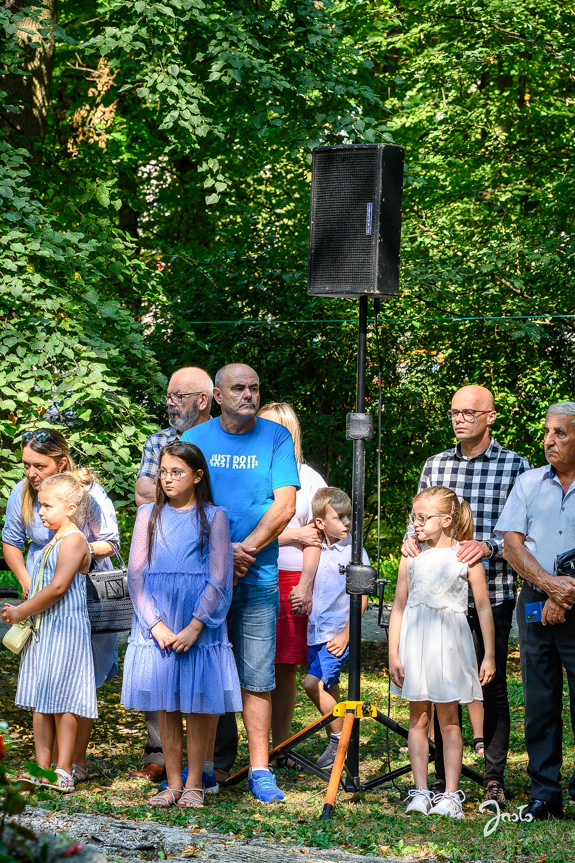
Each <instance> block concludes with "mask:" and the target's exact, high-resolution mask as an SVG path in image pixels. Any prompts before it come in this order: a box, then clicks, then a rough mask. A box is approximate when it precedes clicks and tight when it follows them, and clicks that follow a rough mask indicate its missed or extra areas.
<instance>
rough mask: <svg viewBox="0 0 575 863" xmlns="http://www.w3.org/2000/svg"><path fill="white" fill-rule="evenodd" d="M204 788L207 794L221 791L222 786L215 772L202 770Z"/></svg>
mask: <svg viewBox="0 0 575 863" xmlns="http://www.w3.org/2000/svg"><path fill="white" fill-rule="evenodd" d="M202 788H203V789H204V791H205V792H206V794H219V793H220V786H219V785H218V780H217V779H216V774H215V773H206V771H205V770H202Z"/></svg>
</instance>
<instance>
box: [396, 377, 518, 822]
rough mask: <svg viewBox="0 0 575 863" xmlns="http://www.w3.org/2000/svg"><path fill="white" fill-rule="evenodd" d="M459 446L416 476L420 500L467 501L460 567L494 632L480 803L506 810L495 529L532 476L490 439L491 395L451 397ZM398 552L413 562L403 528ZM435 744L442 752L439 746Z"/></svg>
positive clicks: (500, 566) (504, 599)
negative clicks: (443, 492)
mask: <svg viewBox="0 0 575 863" xmlns="http://www.w3.org/2000/svg"><path fill="white" fill-rule="evenodd" d="M449 415H450V417H451V421H452V424H453V431H454V432H455V437H456V438H457V441H458V442H457V445H456V446H455V447H452V448H451V449H448V450H446V451H445V452H442V453H439V454H438V455H434V456H431V458H428V459H427V461H426V462H425V464H424V466H423V470H422V471H421V477H420V479H419V486H418V489H417V490H418V492H419V491H421V490H422V489H424V488H429V487H430V486H435V485H444V486H447V487H448V488H452V489H453V490H454V491H455V492H456V493H457V495H458V496H459V497H460V498H463V499H464V500H466V501H467V502H468V503H469V505H470V507H471V510H472V512H473V520H474V532H475V538H474V539H470V540H466V541H465V542H462V543H461V549H460V551H459V554H458V555H457V557H458V560H460V561H462V562H464V563H468V564H472V563H476V562H477V561H479V560H480V561H481V562H482V563H483V566H484V567H485V574H486V577H487V589H488V591H489V599H490V601H491V609H492V611H493V621H494V624H495V665H496V672H495V677H494V679H493V681H492V682H491V683H489V684H487V686H485V688H484V690H483V699H484V701H483V706H484V720H483V737H484V745H485V780H484V782H485V800H486V801H489V802H491V804H492V806H493V808H496V807H495V803H497V804H499V808H500V809H503V808H504V807H505V803H506V801H505V785H504V776H503V774H504V770H505V763H506V761H507V752H508V749H509V732H510V714H509V700H508V697H507V651H508V647H509V633H510V630H511V620H512V616H513V609H514V607H515V598H516V592H517V591H516V586H517V585H516V581H517V580H516V576H515V573H514V572H513V570H512V568H511V567H510V566H509V564H508V563H506V562H505V561H504V560H503V556H502V553H503V541H502V540H501V539H498V538H497V537H496V536H494V533H493V529H494V527H495V524H496V522H497V519H498V518H499V515H500V513H501V511H502V509H503V507H504V506H505V501H506V500H507V497H508V495H509V492H510V491H511V488H512V487H513V484H514V482H515V480H516V478H517V477H518V476H519V474H521V473H523V472H524V471H526V470H529V469H530V468H531V465H530V463H529V461H528V460H527V459H526V458H523V457H522V456H520V455H517V453H515V452H513V451H512V450H508V449H505V447H502V446H501V445H500V444H498V443H497V441H496V440H494V439H493V438H492V437H491V426H492V425H493V423H494V422H495V420H496V418H497V413H496V411H495V403H494V401H493V395H492V394H491V393H490V391H489V390H488V389H485V387H478V386H467V387H463V388H462V389H460V390H458V391H457V392H456V393H455V395H454V396H453V399H452V402H451V410H450V411H449ZM408 534H411V535H409V536H408V537H406V539H405V542H404V544H403V547H402V553H403V554H404V555H405V556H411V557H415V556H416V555H417V554H419V552H420V547H419V543H418V542H417V539H416V538H415V535H414V534H413V527H412V526H411V525H410V526H409V527H408ZM468 619H469V626H470V628H471V631H472V633H473V640H474V643H475V651H476V654H477V661H478V664H479V665H480V664H481V661H482V659H483V639H482V637H481V629H480V626H479V620H478V617H477V613H476V611H475V608H474V607H473V606H471V607H470V608H469V612H468ZM435 740H436V747H437V748H438V753H437V754H438V757H437V758H436V779H438V780H439V781H438V786H437V790H443V789H441V788H440V784H441V781H442V779H441V777H442V775H444V774H443V763H442V762H443V753H442V750H443V746H442V740H441V732H440V730H439V727H438V724H437V722H436V723H435ZM438 744H439V745H438Z"/></svg>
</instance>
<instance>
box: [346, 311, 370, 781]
mask: <svg viewBox="0 0 575 863" xmlns="http://www.w3.org/2000/svg"><path fill="white" fill-rule="evenodd" d="M367 303H368V298H367V297H366V296H364V297H360V298H359V326H358V334H357V384H356V397H355V398H356V401H355V410H356V413H357V414H363V413H364V410H365V367H366V356H367ZM364 499H365V437H361V436H359V435H358V436H357V437H354V440H353V476H352V491H351V520H352V521H351V564H352V565H353V564H356V565H357V566H361V564H362V560H363V506H364ZM362 599H363V597H362V596H360V595H358V594H357V593H352V594H350V597H349V676H348V694H347V697H348V700H349V701H359V699H360V697H361V606H362ZM346 764H347V769H348V777H350V778H348V780H347V783H346V788H347V784H349V783H350V780H351V783H352V784H353V786H354V788H351V787H350V788H348V790H350V791H351V790H355V789H357V788H359V786H360V780H359V719H355V720H354V723H353V730H352V733H351V740H350V743H349V749H348V752H347V761H346Z"/></svg>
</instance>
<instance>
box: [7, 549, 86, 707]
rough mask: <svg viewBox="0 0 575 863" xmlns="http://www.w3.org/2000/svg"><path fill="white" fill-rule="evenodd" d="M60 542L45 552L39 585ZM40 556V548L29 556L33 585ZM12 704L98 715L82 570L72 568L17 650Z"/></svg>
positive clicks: (47, 577) (49, 574)
mask: <svg viewBox="0 0 575 863" xmlns="http://www.w3.org/2000/svg"><path fill="white" fill-rule="evenodd" d="M62 539H63V537H62ZM59 544H60V540H58V541H57V542H56V544H55V545H54V547H53V548H52V550H51V551H50V552H49V554H48V558H47V560H46V565H45V568H44V575H43V579H42V584H41V585H40V586H39V590H41V589H42V588H43V587H46V585H48V584H50V582H51V581H52V579H53V578H54V572H55V571H56V561H57V559H58V551H59ZM42 558H43V555H42V554H39V555H38V556H37V558H36V560H35V562H34V573H33V575H32V585H34V583H35V579H36V576H37V575H38V570H39V568H40V566H41V565H42ZM16 706H17V707H24V708H26V709H28V710H34V711H36V712H37V713H74V714H75V715H76V716H86V717H89V718H91V719H95V718H96V717H97V716H98V706H97V701H96V686H95V680H94V663H93V660H92V648H91V644H90V621H89V619H88V608H87V604H86V576H85V575H83V574H82V573H79V572H78V573H76V575H75V576H74V579H73V581H72V583H71V585H70V587H69V588H68V590H67V591H66V593H65V594H64V595H63V596H62V598H61V599H59V600H58V602H56V603H55V604H54V605H52V606H51V607H50V608H48V609H46V611H43V612H42V620H41V624H40V631H39V633H38V641H37V640H36V639H35V638H34V637H32V638H30V639H29V640H28V643H27V644H26V646H25V648H24V650H23V651H22V659H21V662H20V673H19V675H18V688H17V690H16Z"/></svg>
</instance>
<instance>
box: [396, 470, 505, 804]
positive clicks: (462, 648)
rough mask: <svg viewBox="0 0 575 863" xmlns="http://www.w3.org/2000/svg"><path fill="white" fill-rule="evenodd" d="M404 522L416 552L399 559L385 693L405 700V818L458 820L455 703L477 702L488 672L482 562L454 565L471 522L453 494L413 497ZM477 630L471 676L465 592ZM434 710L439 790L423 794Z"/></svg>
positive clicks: (439, 490)
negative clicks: (478, 652) (409, 783)
mask: <svg viewBox="0 0 575 863" xmlns="http://www.w3.org/2000/svg"><path fill="white" fill-rule="evenodd" d="M411 521H412V523H413V526H414V528H415V533H416V536H417V538H418V540H419V542H420V544H421V548H422V550H421V554H419V555H418V556H417V557H414V558H405V557H402V559H401V563H400V566H399V574H398V580H397V589H396V593H395V600H394V603H393V608H392V610H391V618H390V622H389V673H390V676H391V680H392V683H391V692H392V693H394V694H395V695H401V696H402V697H403V698H406V699H407V700H408V701H409V702H410V705H409V736H408V747H409V757H410V761H411V766H412V770H413V778H414V780H415V790H413V791H410V792H409V797H410V802H409V803H408V806H407V809H406V812H407V814H411V813H414V812H419V813H421V814H423V815H427V814H432V815H450V816H451V817H452V818H461V817H462V815H463V810H462V806H461V804H462V802H463V800H464V799H465V797H464V794H463V792H462V791H460V790H458V786H459V778H460V775H461V761H462V756H463V741H462V739H461V729H460V727H459V719H458V704H470V703H471V702H473V701H481V700H482V699H483V696H482V693H481V687H482V686H485V684H486V683H489V682H490V681H491V680H492V679H493V676H494V674H495V661H494V649H495V648H494V632H493V615H492V613H491V605H490V603H489V596H488V593H487V584H486V581H485V570H484V568H483V566H482V564H481V563H474V564H472V565H468V564H466V563H461V562H460V561H459V560H458V559H457V554H458V551H459V542H461V541H463V540H466V539H471V538H472V537H473V516H472V514H471V509H470V508H469V504H468V503H467V502H466V501H461V502H460V501H459V499H458V497H457V495H456V494H455V492H454V491H453V490H452V489H449V488H446V487H445V486H435V487H433V488H427V489H424V490H423V491H422V492H420V493H419V494H418V495H417V496H416V497H415V498H414V499H413V510H412V513H411ZM469 587H471V590H472V593H473V600H474V602H475V607H476V608H477V613H478V615H479V621H480V625H481V634H482V636H483V641H484V644H485V656H484V659H483V662H482V663H481V668H480V669H479V675H478V673H477V661H476V658H475V651H474V649H473V639H472V636H471V630H470V629H469V626H468V624H467V618H466V612H467V605H468V588H469ZM432 704H435V709H436V710H437V716H438V719H439V724H440V726H441V733H442V735H443V746H444V761H445V779H446V790H445V792H444V793H442V794H437V795H435V797H434V796H433V795H432V794H431V792H430V791H428V789H427V769H428V759H429V743H428V733H429V723H430V717H431V705H432Z"/></svg>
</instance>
